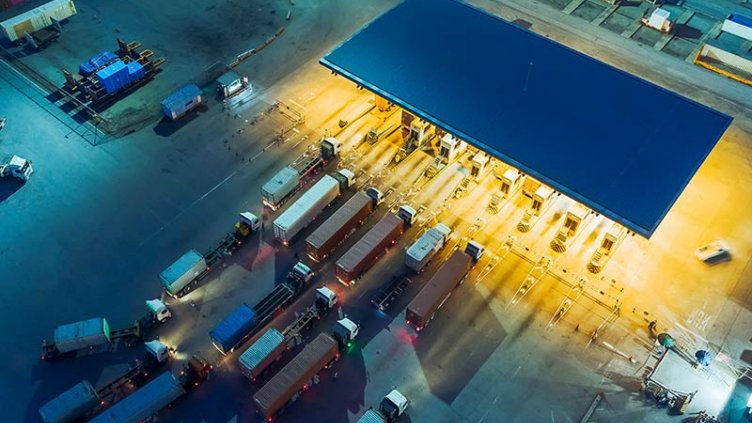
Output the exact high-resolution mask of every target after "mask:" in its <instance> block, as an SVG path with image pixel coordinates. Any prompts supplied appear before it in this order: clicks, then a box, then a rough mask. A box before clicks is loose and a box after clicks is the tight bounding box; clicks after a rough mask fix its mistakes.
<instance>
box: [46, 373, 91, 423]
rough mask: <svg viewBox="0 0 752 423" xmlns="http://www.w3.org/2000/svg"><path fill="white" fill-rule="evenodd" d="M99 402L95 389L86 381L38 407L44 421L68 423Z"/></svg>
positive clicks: (47, 422) (48, 422)
mask: <svg viewBox="0 0 752 423" xmlns="http://www.w3.org/2000/svg"><path fill="white" fill-rule="evenodd" d="M98 403H99V397H98V396H97V391H95V390H94V387H92V386H91V383H89V382H88V381H83V382H81V383H78V384H76V385H75V386H73V387H72V388H70V389H68V390H67V391H65V392H63V393H62V394H60V395H59V396H57V397H55V398H54V399H52V400H51V401H49V402H47V403H46V404H44V405H43V406H42V407H41V408H40V409H39V415H40V416H42V421H44V423H70V422H75V421H78V419H80V418H81V417H82V416H84V414H86V413H87V412H89V411H91V410H93V409H94V408H95V407H96V406H97V404H98Z"/></svg>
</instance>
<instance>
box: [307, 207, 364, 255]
mask: <svg viewBox="0 0 752 423" xmlns="http://www.w3.org/2000/svg"><path fill="white" fill-rule="evenodd" d="M373 207H374V199H372V198H371V197H369V196H368V195H366V194H365V193H364V192H358V193H356V194H355V195H354V196H352V197H351V198H350V199H349V200H348V201H347V203H345V204H344V205H343V206H342V207H340V208H339V209H338V210H337V211H336V212H334V214H333V215H331V216H330V217H329V219H327V220H326V222H324V223H323V224H322V225H321V226H319V227H318V228H317V229H316V230H315V231H313V233H312V234H311V235H309V236H308V238H307V239H306V251H307V252H308V257H310V258H311V259H312V260H314V261H317V262H320V261H322V260H324V259H325V258H326V257H327V256H328V255H329V253H331V252H332V250H334V249H335V248H337V246H338V245H340V244H341V243H342V242H343V241H344V240H345V239H347V237H349V236H350V234H352V233H353V232H354V231H355V229H357V228H358V227H359V226H360V225H361V224H363V220H365V218H366V217H368V215H370V214H371V212H373Z"/></svg>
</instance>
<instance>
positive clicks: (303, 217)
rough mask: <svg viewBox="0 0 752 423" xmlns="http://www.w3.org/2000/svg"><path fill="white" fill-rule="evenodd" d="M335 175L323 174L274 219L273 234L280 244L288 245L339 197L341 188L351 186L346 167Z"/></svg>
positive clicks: (352, 177) (351, 181)
mask: <svg viewBox="0 0 752 423" xmlns="http://www.w3.org/2000/svg"><path fill="white" fill-rule="evenodd" d="M335 176H337V177H336V178H335ZM335 176H329V175H324V177H323V178H321V179H320V180H319V181H318V182H316V184H314V185H313V186H312V187H311V188H309V189H308V191H306V192H305V193H304V194H303V195H302V196H301V197H300V198H298V200H297V201H295V202H294V203H293V204H292V205H290V207H288V208H287V210H285V211H284V213H282V214H281V215H280V216H279V217H277V218H276V219H275V220H274V236H275V237H276V238H277V239H278V240H279V241H280V242H281V243H282V244H284V245H290V241H291V240H292V239H293V238H294V237H295V236H296V235H297V234H298V233H299V232H300V231H301V230H303V229H304V228H305V227H307V226H308V225H309V224H311V222H313V221H314V219H316V217H317V216H318V215H319V214H320V213H321V212H322V211H323V210H324V208H326V207H327V206H329V204H331V203H332V201H334V199H335V198H337V197H339V195H340V194H341V193H342V190H343V189H345V188H347V187H349V186H351V185H352V183H353V180H354V178H355V175H354V174H353V173H352V172H350V171H349V170H347V169H342V170H340V171H338V172H337V173H336V174H335Z"/></svg>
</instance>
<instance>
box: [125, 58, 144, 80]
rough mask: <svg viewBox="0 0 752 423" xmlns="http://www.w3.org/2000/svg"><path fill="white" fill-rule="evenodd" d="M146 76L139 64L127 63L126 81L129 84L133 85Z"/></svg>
mask: <svg viewBox="0 0 752 423" xmlns="http://www.w3.org/2000/svg"><path fill="white" fill-rule="evenodd" d="M144 75H146V70H145V69H144V66H143V65H142V64H141V63H138V62H130V63H128V80H129V81H130V83H131V84H132V83H134V82H136V81H138V80H139V79H141V78H143V77H144Z"/></svg>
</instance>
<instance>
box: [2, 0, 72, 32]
mask: <svg viewBox="0 0 752 423" xmlns="http://www.w3.org/2000/svg"><path fill="white" fill-rule="evenodd" d="M76 12H77V11H76V6H75V5H74V4H73V0H51V1H50V0H30V1H26V2H24V3H23V4H21V5H20V6H18V7H15V8H13V9H11V10H8V11H4V12H0V35H1V36H3V37H4V38H6V39H7V40H8V41H11V42H13V41H18V40H22V39H24V38H26V37H27V35H32V34H34V35H36V33H37V32H40V31H43V30H46V29H49V28H50V27H54V26H59V23H60V22H62V21H63V20H65V19H68V18H69V17H71V16H73V15H75V14H76ZM45 38H46V37H45Z"/></svg>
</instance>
